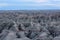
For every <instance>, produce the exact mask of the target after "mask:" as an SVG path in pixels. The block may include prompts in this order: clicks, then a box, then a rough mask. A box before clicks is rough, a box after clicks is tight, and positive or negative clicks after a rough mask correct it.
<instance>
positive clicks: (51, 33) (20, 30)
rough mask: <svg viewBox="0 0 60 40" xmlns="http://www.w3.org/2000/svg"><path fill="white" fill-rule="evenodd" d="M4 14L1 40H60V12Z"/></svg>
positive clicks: (0, 22) (2, 16)
mask: <svg viewBox="0 0 60 40" xmlns="http://www.w3.org/2000/svg"><path fill="white" fill-rule="evenodd" d="M29 12H30V11H29ZM2 13H3V14H2ZM2 13H0V40H60V14H59V13H60V12H56V13H55V12H51V11H50V12H48V13H51V14H48V13H47V12H41V11H40V12H33V11H32V12H30V13H31V14H30V13H28V12H25V11H24V12H22V11H20V12H19V11H18V12H12V11H10V12H6V13H5V12H2ZM24 13H25V14H24ZM53 13H54V14H53Z"/></svg>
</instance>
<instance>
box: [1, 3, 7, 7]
mask: <svg viewBox="0 0 60 40" xmlns="http://www.w3.org/2000/svg"><path fill="white" fill-rule="evenodd" d="M7 5H8V4H7V3H0V7H4V6H7Z"/></svg>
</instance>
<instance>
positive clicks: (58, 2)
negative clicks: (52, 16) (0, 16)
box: [0, 0, 60, 9]
mask: <svg viewBox="0 0 60 40" xmlns="http://www.w3.org/2000/svg"><path fill="white" fill-rule="evenodd" d="M24 6H25V8H31V9H32V7H34V8H37V7H39V8H42V7H44V6H45V7H46V8H50V7H51V8H52V9H53V7H54V8H55V7H56V8H59V9H60V0H11V1H9V0H0V7H2V8H3V7H4V8H5V7H8V8H12V7H16V8H17V7H18V8H19V9H20V7H21V8H23V7H24ZM45 7H44V8H45ZM42 9H43V8H42Z"/></svg>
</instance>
